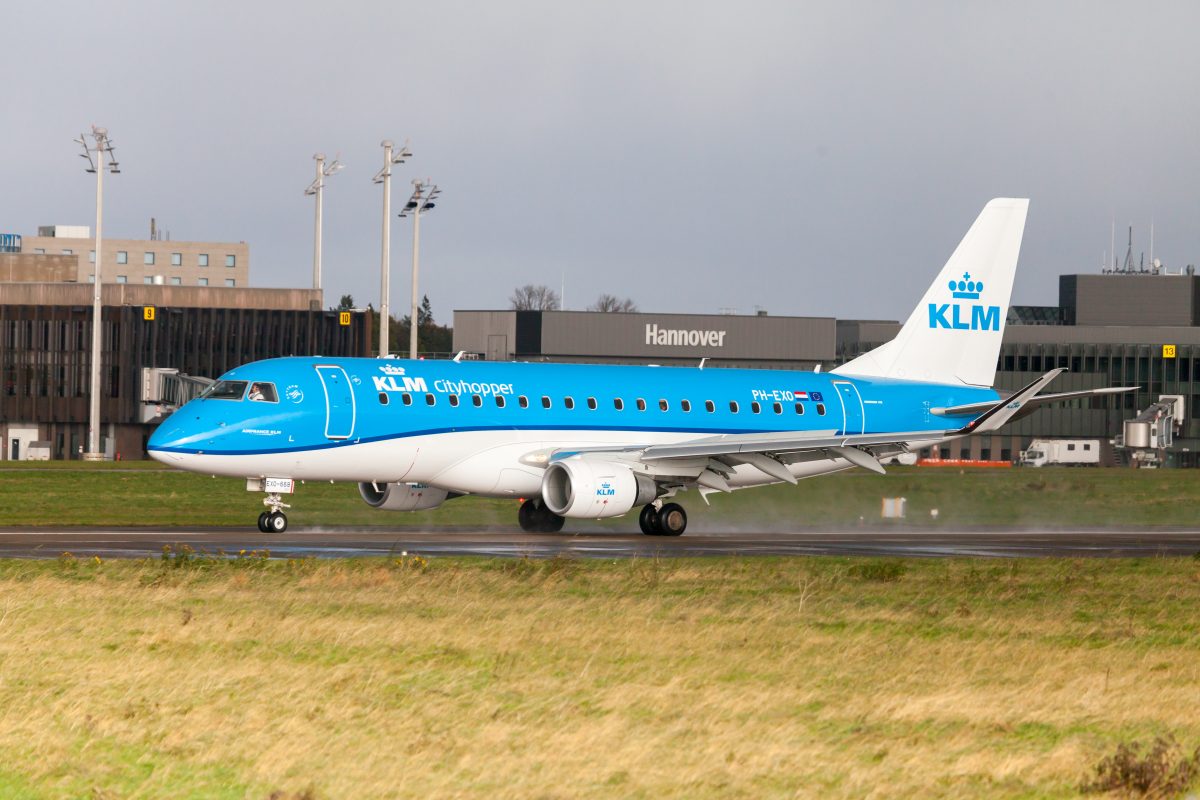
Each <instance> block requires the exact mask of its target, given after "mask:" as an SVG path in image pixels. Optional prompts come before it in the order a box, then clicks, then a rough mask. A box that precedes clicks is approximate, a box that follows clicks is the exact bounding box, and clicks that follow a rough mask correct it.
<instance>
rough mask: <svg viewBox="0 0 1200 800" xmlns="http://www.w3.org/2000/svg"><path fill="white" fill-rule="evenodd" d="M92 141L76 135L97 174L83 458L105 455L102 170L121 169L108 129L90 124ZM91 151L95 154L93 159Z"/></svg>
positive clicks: (92, 459)
mask: <svg viewBox="0 0 1200 800" xmlns="http://www.w3.org/2000/svg"><path fill="white" fill-rule="evenodd" d="M91 138H92V143H90V144H89V142H88V137H87V136H85V135H84V134H82V133H81V134H79V138H78V139H76V140H75V141H76V142H77V143H78V144H79V145H80V146H81V147H83V152H82V153H81V154H80V157H81V158H85V159H87V162H88V166H87V171H88V172H94V173H95V174H96V263H95V265H94V269H93V273H94V274H93V281H92V380H91V399H90V402H89V408H88V444H87V452H85V453H84V454H83V457H84V459H86V460H88V461H100V460H102V459H103V458H104V453H103V452H102V451H101V450H100V357H101V355H100V354H101V347H100V345H101V343H102V342H101V340H102V339H103V334H104V327H103V325H102V324H101V322H102V320H101V311H102V309H103V304H102V302H101V301H102V298H101V294H100V292H101V288H100V283H101V277H100V276H101V273H102V269H101V268H102V265H103V264H104V258H103V256H102V255H101V245H102V243H103V236H102V227H101V226H102V224H103V221H104V173H105V172H106V171H107V172H111V173H112V174H114V175H117V174H119V173H120V172H121V170H120V169H119V168H118V166H117V157H116V154H115V153H114V152H113V143H112V140H111V139H109V138H108V129H107V128H98V127H96V126H95V125H93V126H92V135H91ZM93 154H95V157H94V158H93Z"/></svg>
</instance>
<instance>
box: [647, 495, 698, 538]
mask: <svg viewBox="0 0 1200 800" xmlns="http://www.w3.org/2000/svg"><path fill="white" fill-rule="evenodd" d="M638 525H640V526H641V528H642V533H644V534H646V535H647V536H679V535H681V534H682V533H683V532H684V531H685V530H687V512H686V511H684V510H683V506H681V505H679V504H678V503H664V504H663V506H662V508H655V507H654V504H653V503H651V504H650V505H648V506H646V507H645V508H643V509H642V513H641V514H639V515H638Z"/></svg>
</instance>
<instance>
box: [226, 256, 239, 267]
mask: <svg viewBox="0 0 1200 800" xmlns="http://www.w3.org/2000/svg"><path fill="white" fill-rule="evenodd" d="M225 266H227V267H236V266H237V256H225Z"/></svg>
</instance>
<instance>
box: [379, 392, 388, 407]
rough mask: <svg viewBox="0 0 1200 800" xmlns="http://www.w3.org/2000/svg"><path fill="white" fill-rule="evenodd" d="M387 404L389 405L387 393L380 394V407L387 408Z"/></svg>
mask: <svg viewBox="0 0 1200 800" xmlns="http://www.w3.org/2000/svg"><path fill="white" fill-rule="evenodd" d="M387 404H388V396H387V392H380V393H379V405H381V406H386V405H387Z"/></svg>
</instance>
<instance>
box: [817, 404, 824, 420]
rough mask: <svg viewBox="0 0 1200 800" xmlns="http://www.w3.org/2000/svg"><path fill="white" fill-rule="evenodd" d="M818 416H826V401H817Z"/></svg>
mask: <svg viewBox="0 0 1200 800" xmlns="http://www.w3.org/2000/svg"><path fill="white" fill-rule="evenodd" d="M817 416H818V417H823V416H825V404H824V403H817Z"/></svg>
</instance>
